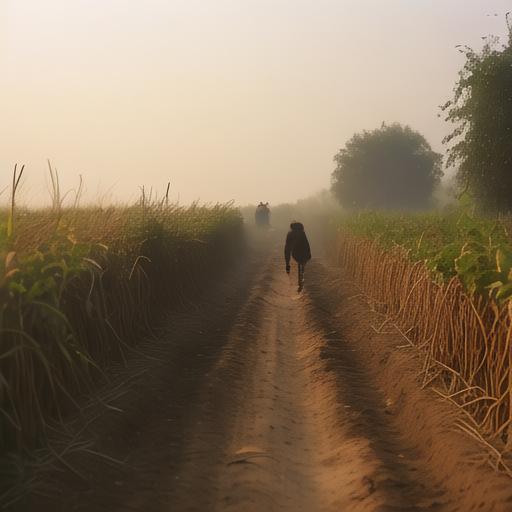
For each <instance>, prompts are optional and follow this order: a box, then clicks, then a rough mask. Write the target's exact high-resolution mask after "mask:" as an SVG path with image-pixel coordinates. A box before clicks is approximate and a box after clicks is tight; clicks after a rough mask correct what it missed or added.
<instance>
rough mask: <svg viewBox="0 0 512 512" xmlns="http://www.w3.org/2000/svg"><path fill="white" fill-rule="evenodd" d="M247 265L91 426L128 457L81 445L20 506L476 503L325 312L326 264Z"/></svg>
mask: <svg viewBox="0 0 512 512" xmlns="http://www.w3.org/2000/svg"><path fill="white" fill-rule="evenodd" d="M249 264H250V265H249V266H248V267H246V269H245V270H242V271H241V272H242V273H243V276H242V277H240V276H238V277H236V278H233V279H234V280H235V281H236V283H234V282H231V283H229V282H228V283H226V289H225V290H224V292H222V293H220V294H219V293H217V294H216V295H214V296H213V297H210V298H209V299H208V300H206V301H204V303H203V304H202V305H200V306H198V310H197V311H196V312H194V313H193V315H195V316H194V317H191V316H187V315H184V316H183V318H181V320H180V318H174V319H173V326H172V330H173V335H172V337H173V338H176V337H177V338H179V340H178V341H179V345H176V346H174V345H173V344H172V343H170V344H169V343H168V344H167V345H165V347H164V348H162V347H161V348H160V352H159V357H158V358H156V359H160V363H157V364H156V363H155V366H154V367H152V369H151V372H148V373H146V374H145V376H144V377H143V378H142V379H139V381H136V382H135V383H134V384H133V385H132V391H131V392H127V393H126V394H125V395H123V397H121V398H119V399H117V401H115V403H114V405H115V409H117V410H118V411H121V412H120V413H119V412H115V411H114V412H110V413H109V414H110V416H108V415H107V417H103V416H102V417H101V418H100V419H99V420H98V421H97V425H96V427H89V426H88V428H89V429H90V430H89V432H90V434H89V435H94V436H95V438H96V440H95V445H94V449H91V450H89V452H94V453H97V452H100V453H103V454H107V456H108V457H109V458H111V459H114V458H115V459H121V460H124V461H125V464H123V465H116V464H115V463H113V462H112V461H110V462H111V463H107V462H108V460H107V459H106V458H105V457H100V458H98V457H97V458H94V457H92V455H91V453H89V452H87V453H84V452H83V451H82V452H80V451H79V452H77V453H76V454H74V457H71V458H69V459H66V460H67V463H68V464H69V465H71V466H72V467H73V468H80V473H81V474H82V477H81V478H77V477H76V475H73V474H72V472H70V471H66V473H65V474H64V475H63V474H62V473H59V474H58V475H57V476H55V475H54V477H53V480H52V482H51V484H45V485H46V487H45V489H46V491H45V494H46V495H47V496H42V494H41V493H40V494H36V495H34V496H32V498H31V501H30V502H28V503H27V504H25V508H24V510H38V511H46V510H52V511H57V510H62V511H64V510H65V511H66V512H68V511H107V510H108V511H112V512H121V511H141V512H142V511H144V512H164V511H165V512H167V511H169V512H170V511H173V512H174V511H222V512H229V511H247V512H250V511H264V512H269V511H311V512H314V511H326V512H328V511H345V510H347V511H354V512H358V511H377V510H378V511H399V510H403V511H414V510H431V511H437V510H443V511H445V510H446V511H451V510H469V508H464V506H462V505H460V506H459V505H458V504H457V497H456V496H453V493H450V492H448V491H447V489H445V488H444V486H443V485H442V483H441V480H442V478H441V475H437V476H436V474H435V471H432V468H431V467H430V468H429V467H423V466H422V460H421V457H422V455H421V454H420V451H421V450H420V449H419V448H418V447H416V446H414V443H411V442H406V441H404V438H403V436H402V434H401V432H400V427H399V425H397V422H396V421H395V420H394V419H393V417H392V416H391V415H390V414H389V404H388V403H386V397H385V396H384V395H383V394H382V392H381V391H379V387H378V385H377V383H376V381H375V379H374V378H373V376H372V373H371V372H370V371H369V370H368V369H367V368H366V366H365V361H364V360H362V359H361V355H360V354H358V350H357V348H354V345H353V344H350V343H347V342H346V340H345V339H344V334H343V332H340V330H339V324H338V322H337V321H336V319H335V318H334V317H333V316H332V315H331V314H330V313H329V312H328V311H326V310H325V306H324V305H323V303H322V297H321V294H322V291H321V290H320V288H319V286H318V283H317V284H316V287H315V284H314V282H313V280H314V279H315V278H316V277H318V276H319V275H320V274H321V273H322V272H323V271H324V270H323V269H322V268H321V264H320V263H316V264H313V265H312V266H311V270H310V271H309V273H308V275H307V276H306V279H307V281H306V292H305V293H303V294H301V295H298V294H297V292H296V285H295V282H294V280H293V278H290V277H288V276H286V274H285V273H284V271H283V268H282V267H283V264H282V261H281V254H280V251H278V250H277V249H273V250H269V251H263V252H261V253H259V254H256V253H255V254H253V256H252V260H251V261H249ZM248 268H250V269H251V270H250V271H249V270H247V269H248ZM308 270H309V269H308ZM309 279H311V280H312V282H311V283H309V281H308V280H309ZM234 287H237V288H234ZM191 318H200V319H201V320H200V321H199V323H198V321H196V322H195V324H194V325H193V327H191ZM177 347H178V348H177ZM177 351H178V352H177ZM426 459H428V455H427V457H426ZM434 470H435V468H434ZM84 481H85V482H84ZM476 508H477V505H475V509H476ZM480 510H507V508H502V509H501V508H492V509H491V508H485V507H483V508H482V507H480Z"/></svg>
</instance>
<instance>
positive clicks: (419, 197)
mask: <svg viewBox="0 0 512 512" xmlns="http://www.w3.org/2000/svg"><path fill="white" fill-rule="evenodd" d="M334 161H335V162H336V169H335V170H334V172H333V173H332V192H333V193H334V195H335V196H336V197H337V198H338V200H339V201H340V202H341V204H342V205H343V206H345V207H347V208H375V209H383V208H384V209H421V208H426V207H428V206H429V203H430V200H431V197H432V192H433V190H434V187H435V186H436V185H437V183H438V182H439V180H440V178H441V176H442V175H443V172H442V170H441V165H442V156H441V155H440V154H438V153H436V152H434V151H432V148H431V147H430V144H429V143H428V142H427V140H426V139H425V137H423V135H421V134H420V133H418V132H416V131H414V130H412V129H411V128H410V127H408V126H402V125H400V124H392V125H389V126H388V125H385V124H383V125H382V127H381V128H379V129H376V130H373V131H364V132H362V133H358V134H355V135H354V136H353V137H352V139H350V140H349V141H348V142H347V144H346V146H345V147H344V148H343V149H341V150H340V151H339V152H338V153H337V154H336V155H335V157H334Z"/></svg>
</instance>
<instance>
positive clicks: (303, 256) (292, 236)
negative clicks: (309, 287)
mask: <svg viewBox="0 0 512 512" xmlns="http://www.w3.org/2000/svg"><path fill="white" fill-rule="evenodd" d="M290 257H293V259H294V260H295V261H296V262H297V266H298V284H299V289H298V290H297V291H298V292H299V293H300V292H301V291H302V289H303V288H304V267H305V266H306V263H307V262H308V261H309V260H310V259H311V248H310V246H309V242H308V237H307V236H306V232H305V231H304V225H303V224H302V223H300V222H295V221H294V222H292V223H291V224H290V231H289V232H288V234H287V235H286V243H285V246H284V259H285V261H286V273H287V274H289V273H290Z"/></svg>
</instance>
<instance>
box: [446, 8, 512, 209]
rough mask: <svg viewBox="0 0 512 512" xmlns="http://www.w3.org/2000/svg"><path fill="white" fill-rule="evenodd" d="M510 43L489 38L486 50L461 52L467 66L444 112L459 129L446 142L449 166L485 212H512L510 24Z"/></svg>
mask: <svg viewBox="0 0 512 512" xmlns="http://www.w3.org/2000/svg"><path fill="white" fill-rule="evenodd" d="M507 23H508V29H509V41H508V44H507V45H504V46H499V45H498V40H497V39H496V38H488V39H487V41H486V43H485V45H484V47H483V49H482V51H481V52H476V51H475V50H473V49H471V48H469V47H467V46H463V47H462V46H461V47H459V51H460V52H461V53H463V54H464V55H465V57H466V63H465V65H464V67H463V68H462V70H461V71H460V73H459V80H458V83H457V85H456V88H455V95H454V99H453V100H452V101H449V102H447V103H446V104H445V105H444V106H443V107H442V109H443V111H446V112H447V117H446V120H448V121H450V122H452V123H454V124H455V125H456V127H455V129H454V130H453V132H452V133H451V134H450V135H449V136H447V137H446V138H445V140H444V142H445V143H446V144H449V145H450V146H449V149H448V155H449V157H448V165H457V166H458V174H457V178H458V181H459V184H460V185H461V186H462V187H463V188H465V189H466V188H467V189H469V190H470V191H471V192H472V193H473V195H474V196H475V198H476V199H477V200H478V202H479V203H480V205H481V206H482V207H483V208H484V209H486V210H497V211H500V212H510V210H511V209H512V25H511V24H510V23H509V19H508V18H507Z"/></svg>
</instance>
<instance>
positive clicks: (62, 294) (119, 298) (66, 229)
mask: <svg viewBox="0 0 512 512" xmlns="http://www.w3.org/2000/svg"><path fill="white" fill-rule="evenodd" d="M53 176H54V180H57V179H58V178H57V175H56V174H53ZM54 183H55V181H54ZM13 190H14V188H13ZM55 190H57V193H55V194H54V196H53V197H54V204H53V207H52V208H48V209H42V210H27V209H17V210H15V209H14V208H13V209H12V210H11V209H9V210H4V211H3V212H2V211H0V451H1V452H5V451H9V450H19V449H22V448H26V447H31V446H33V445H34V444H35V443H38V442H39V441H40V440H41V439H42V438H43V437H44V435H45V432H46V430H47V428H48V424H49V422H51V421H54V420H58V419H60V418H63V417H64V416H65V415H66V414H68V413H69V412H70V411H71V410H73V409H76V408H77V407H79V405H78V401H79V400H78V398H79V397H80V395H81V394H83V393H87V392H88V391H90V390H92V389H93V387H94V386H95V385H96V384H97V382H98V380H99V379H105V378H107V374H108V367H109V365H110V364H111V363H112V362H114V361H122V360H126V359H127V358H128V357H129V355H130V352H131V351H132V350H133V347H134V345H135V344H136V343H137V341H138V340H139V339H140V337H141V336H142V335H143V334H144V333H147V332H148V331H150V330H151V328H152V326H153V325H154V320H155V318H157V316H158V314H159V313H160V312H162V311H163V310H164V309H165V308H170V307H176V306H178V305H180V304H183V303H184V301H186V300H188V299H190V298H191V297H193V296H194V295H195V294H197V293H198V292H199V291H200V290H202V289H203V288H204V286H205V284H206V282H207V281H208V280H209V279H211V278H212V276H215V275H216V274H217V272H219V271H221V270H222V269H223V268H226V266H228V265H229V264H230V263H231V262H232V261H233V260H234V258H235V257H236V255H237V253H238V251H239V249H240V247H241V244H242V221H241V217H240V215H239V212H238V211H237V210H236V209H234V208H233V207H232V206H231V205H230V204H227V205H215V206H209V207H207V206H199V205H197V204H195V205H192V206H189V207H182V206H178V205H172V204H171V205H170V204H169V203H168V201H167V200H164V201H159V202H155V201H152V202H150V201H149V199H148V198H147V197H145V199H144V201H141V202H139V204H137V205H135V206H127V207H110V208H98V207H90V208H67V209H66V208H63V207H62V198H61V197H60V196H59V195H58V184H57V185H56V188H54V191H55ZM79 190H80V189H79ZM76 195H77V199H76V201H75V203H77V202H78V199H79V192H77V194H76ZM14 219H15V220H16V222H15V224H14Z"/></svg>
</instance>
